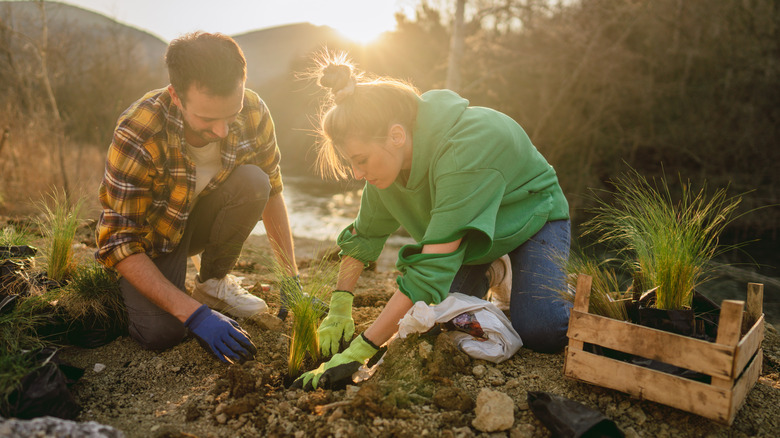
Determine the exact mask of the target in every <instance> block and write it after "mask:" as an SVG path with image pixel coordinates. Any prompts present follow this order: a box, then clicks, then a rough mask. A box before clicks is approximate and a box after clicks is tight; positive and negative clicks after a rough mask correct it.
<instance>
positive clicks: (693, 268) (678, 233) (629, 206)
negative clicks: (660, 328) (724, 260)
mask: <svg viewBox="0 0 780 438" xmlns="http://www.w3.org/2000/svg"><path fill="white" fill-rule="evenodd" d="M614 185H615V187H616V189H615V192H612V193H611V194H612V195H613V196H614V205H609V204H607V203H606V202H604V201H599V202H600V205H599V206H598V207H597V208H595V209H594V212H595V213H596V215H595V217H594V218H593V219H591V220H590V221H588V222H587V223H586V224H585V228H586V232H585V234H589V233H591V234H595V235H597V236H600V237H598V239H597V242H598V243H606V244H609V245H610V246H612V247H614V248H615V249H616V250H617V251H618V256H619V257H620V258H622V259H623V260H625V261H626V264H627V267H628V269H629V271H630V272H631V273H632V276H633V277H634V278H636V279H637V283H638V284H642V285H643V287H657V288H658V289H657V290H656V301H655V307H656V308H658V309H665V310H682V309H688V308H690V307H691V302H692V299H693V292H694V289H695V287H696V286H698V285H699V284H701V283H703V282H704V281H706V280H707V274H708V264H709V262H710V260H711V259H712V258H713V257H715V256H716V255H718V254H720V253H722V251H723V250H725V249H730V248H731V247H729V248H725V249H724V248H720V247H719V245H718V243H719V236H720V234H721V232H722V231H723V229H724V228H725V227H726V226H727V225H728V224H730V223H731V222H732V221H733V220H734V214H735V212H736V210H737V207H738V206H739V204H740V201H741V198H740V197H728V196H727V195H726V190H724V189H720V190H717V191H715V193H713V194H712V196H710V197H707V193H706V185H705V186H704V187H702V188H701V189H700V190H699V191H695V190H693V189H692V188H691V187H690V183H688V184H683V185H682V193H681V196H680V199H679V200H677V201H676V200H674V199H673V198H672V195H671V193H670V191H669V187H668V185H667V183H666V180H663V179H662V180H661V187H660V188H658V187H654V186H652V185H651V184H650V183H649V182H648V181H647V180H646V179H645V178H644V177H642V176H641V175H639V174H638V173H636V172H634V173H633V174H631V175H628V176H625V177H621V178H619V179H617V180H616V181H614Z"/></svg>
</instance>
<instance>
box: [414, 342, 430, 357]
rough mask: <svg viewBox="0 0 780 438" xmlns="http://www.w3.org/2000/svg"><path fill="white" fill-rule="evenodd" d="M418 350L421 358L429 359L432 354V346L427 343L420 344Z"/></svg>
mask: <svg viewBox="0 0 780 438" xmlns="http://www.w3.org/2000/svg"><path fill="white" fill-rule="evenodd" d="M418 348H419V353H420V357H421V358H423V359H428V358H429V357H431V353H433V345H431V344H429V343H427V342H420V344H419V346H418Z"/></svg>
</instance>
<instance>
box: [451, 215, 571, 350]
mask: <svg viewBox="0 0 780 438" xmlns="http://www.w3.org/2000/svg"><path fill="white" fill-rule="evenodd" d="M570 243H571V223H570V221H568V220H558V221H552V222H548V223H547V224H545V225H544V227H542V229H541V230H539V232H537V233H536V234H535V235H534V236H533V237H531V238H530V239H529V240H528V241H527V242H525V243H523V244H522V245H520V246H518V247H517V248H515V249H514V250H512V251H510V252H509V259H510V260H511V264H512V298H511V301H510V304H509V315H510V319H511V320H512V326H513V327H514V328H515V330H516V331H517V333H518V334H519V335H520V338H521V339H522V340H523V346H524V347H527V348H530V349H532V350H534V351H539V352H545V353H552V352H557V351H560V350H561V349H562V348H563V347H564V346H565V345H566V342H567V338H566V331H567V330H568V327H569V310H570V309H571V303H570V302H568V301H566V300H564V299H562V298H561V297H560V291H564V290H566V274H565V272H564V271H563V268H562V266H561V265H562V263H561V261H563V260H566V259H568V257H569V245H570ZM489 267H490V264H489V263H488V264H484V265H464V266H462V267H461V269H460V270H459V271H458V273H457V274H456V275H455V279H454V280H453V282H452V286H451V287H450V291H451V292H461V293H465V294H468V295H474V296H478V297H480V298H482V297H484V296H485V294H486V293H487V291H488V287H489V285H488V279H487V277H486V276H485V273H486V272H487V270H488V268H489Z"/></svg>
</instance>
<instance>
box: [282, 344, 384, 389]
mask: <svg viewBox="0 0 780 438" xmlns="http://www.w3.org/2000/svg"><path fill="white" fill-rule="evenodd" d="M377 351H379V348H378V347H377V346H375V345H374V344H373V343H371V341H369V340H368V339H366V337H365V336H363V335H362V334H361V335H360V336H358V337H357V338H355V340H354V341H352V343H351V344H349V347H348V348H347V349H346V350H344V351H343V352H342V353H339V354H337V355H335V356H333V358H332V359H331V360H329V361H327V362H325V363H323V364H322V365H320V366H319V367H318V368H317V369H315V370H313V371H309V372H308V373H304V374H303V375H302V376H300V377H298V378H297V379H295V381H294V382H293V384H292V388H302V389H303V390H304V391H313V390H315V389H317V388H324V389H339V388H341V387H342V386H346V384H347V383H349V382H348V381H351V379H352V374H354V373H355V371H357V370H358V369H359V368H360V366H361V365H363V364H364V363H365V362H366V361H367V360H368V359H370V358H371V357H372V356H373V355H375V354H376V353H377Z"/></svg>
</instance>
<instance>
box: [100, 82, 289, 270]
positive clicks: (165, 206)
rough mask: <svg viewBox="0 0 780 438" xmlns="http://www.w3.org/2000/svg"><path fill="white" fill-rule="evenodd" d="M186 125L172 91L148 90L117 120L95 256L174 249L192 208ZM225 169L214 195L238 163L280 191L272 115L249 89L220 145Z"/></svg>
mask: <svg viewBox="0 0 780 438" xmlns="http://www.w3.org/2000/svg"><path fill="white" fill-rule="evenodd" d="M183 135H184V122H183V120H182V115H181V111H180V110H179V108H178V107H177V106H176V105H174V104H173V102H172V101H171V96H170V94H169V93H168V91H167V89H165V88H163V89H159V90H155V91H151V92H149V93H147V94H146V95H145V96H144V97H142V98H141V99H140V100H138V101H137V102H136V103H134V104H133V105H132V106H130V108H128V109H127V110H126V111H125V112H124V113H122V115H121V116H120V117H119V121H118V123H117V128H116V129H115V131H114V138H113V141H112V142H111V146H110V147H109V149H108V156H107V159H106V170H105V174H104V176H103V182H102V184H101V185H100V203H101V205H102V207H103V212H102V213H101V215H100V220H99V221H98V225H97V230H96V236H97V246H98V250H97V251H96V253H95V257H96V258H97V260H98V261H99V262H101V263H102V264H104V265H105V266H108V267H113V266H115V265H116V264H117V263H119V262H120V261H121V260H122V259H124V258H125V257H127V256H129V255H132V254H135V253H142V252H143V253H146V254H147V255H149V256H150V257H152V258H154V257H155V256H157V255H159V254H163V253H168V252H171V251H173V249H175V248H176V246H177V245H178V244H179V242H180V241H181V238H182V235H183V234H184V226H185V224H186V222H187V218H188V216H189V214H190V211H191V210H192V206H193V203H194V201H195V199H193V198H194V197H193V192H194V190H195V172H194V171H195V167H194V165H193V164H192V162H191V161H190V160H189V159H188V158H186V156H185V155H184V154H183V150H182V149H183V148H182V145H183V142H184V137H183ZM220 149H221V154H222V169H221V170H220V172H219V173H218V174H217V175H216V176H215V177H214V178H213V179H212V180H211V181H210V182H209V184H208V185H207V186H206V188H205V189H203V192H202V193H201V196H202V195H205V194H208V193H209V192H211V191H212V190H214V188H215V187H217V186H219V184H221V183H222V182H224V181H225V179H227V177H228V176H229V175H230V173H231V172H232V170H233V169H234V168H235V167H236V166H238V165H240V164H255V165H257V166H259V167H260V168H261V169H263V171H265V172H266V173H267V174H268V176H269V178H270V180H271V195H275V194H278V193H280V192H281V191H282V175H281V172H280V170H279V159H280V153H279V148H278V146H277V144H276V133H275V131H274V124H273V121H272V119H271V115H270V113H269V111H268V108H267V107H266V106H265V103H264V102H263V101H262V100H261V99H260V97H259V96H258V95H257V94H256V93H254V92H253V91H251V90H246V91H245V93H244V108H243V109H242V110H241V113H240V114H239V116H238V118H237V119H236V121H235V122H233V123H232V124H231V125H230V132H229V133H228V136H227V137H226V138H225V139H223V140H222V141H221V142H220Z"/></svg>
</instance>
